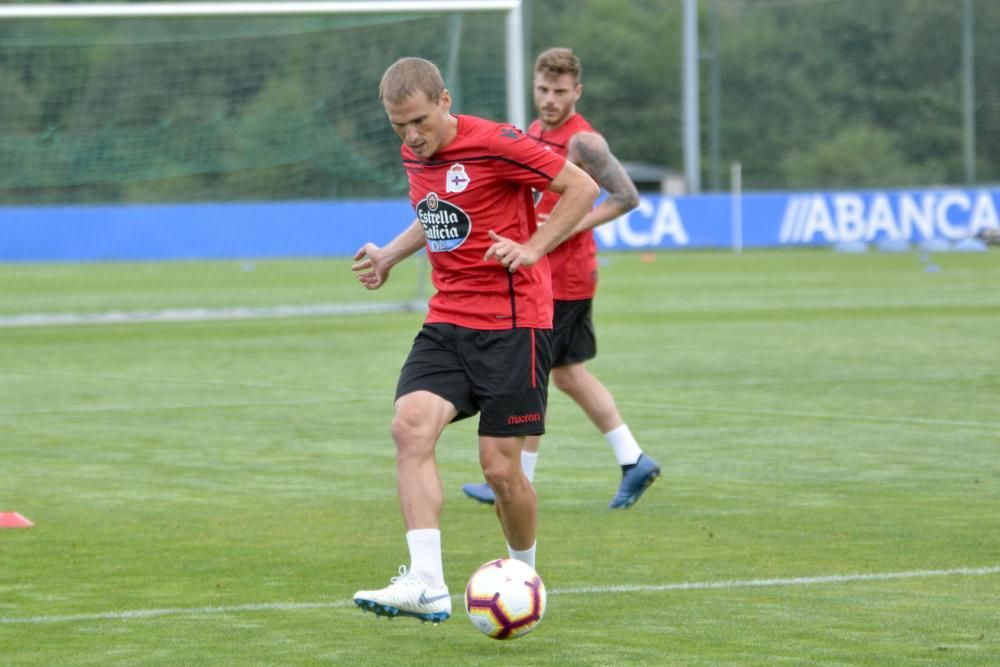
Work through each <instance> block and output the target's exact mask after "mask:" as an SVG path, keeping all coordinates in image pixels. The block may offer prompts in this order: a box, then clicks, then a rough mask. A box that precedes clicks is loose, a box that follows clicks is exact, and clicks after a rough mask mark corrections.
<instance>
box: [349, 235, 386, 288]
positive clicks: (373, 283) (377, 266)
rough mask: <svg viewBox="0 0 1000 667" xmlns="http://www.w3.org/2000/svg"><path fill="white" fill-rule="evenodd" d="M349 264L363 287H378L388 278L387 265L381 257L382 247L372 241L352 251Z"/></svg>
mask: <svg viewBox="0 0 1000 667" xmlns="http://www.w3.org/2000/svg"><path fill="white" fill-rule="evenodd" d="M354 259H355V262H354V264H353V265H351V270H352V271H354V276H355V277H356V278H357V279H358V282H359V283H361V284H362V285H364V287H365V289H370V290H373V289H378V288H379V287H381V286H382V285H384V284H385V283H386V281H387V280H388V279H389V269H390V268H391V267H389V266H388V265H387V263H386V262H385V260H384V259H383V257H382V249H381V248H379V247H378V246H377V245H375V244H374V243H366V244H364V245H363V246H361V247H360V248H359V249H358V251H357V252H356V253H354Z"/></svg>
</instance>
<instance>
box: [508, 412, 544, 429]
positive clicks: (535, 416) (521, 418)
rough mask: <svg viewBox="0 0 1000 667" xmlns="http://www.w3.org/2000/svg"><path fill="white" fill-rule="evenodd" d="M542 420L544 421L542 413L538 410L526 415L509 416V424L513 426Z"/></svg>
mask: <svg viewBox="0 0 1000 667" xmlns="http://www.w3.org/2000/svg"><path fill="white" fill-rule="evenodd" d="M540 421H542V415H541V414H539V413H537V412H529V413H528V414H526V415H511V416H510V417H507V425H508V426H513V425H514V424H531V423H534V422H540Z"/></svg>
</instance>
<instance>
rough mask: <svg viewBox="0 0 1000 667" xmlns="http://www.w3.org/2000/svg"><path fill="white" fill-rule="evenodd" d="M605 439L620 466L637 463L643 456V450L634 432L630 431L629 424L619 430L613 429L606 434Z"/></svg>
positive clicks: (623, 425)
mask: <svg viewBox="0 0 1000 667" xmlns="http://www.w3.org/2000/svg"><path fill="white" fill-rule="evenodd" d="M604 439H605V440H607V441H608V444H609V445H611V449H612V450H614V452H615V458H616V459H618V465H620V466H627V465H631V464H633V463H635V462H636V461H638V460H639V457H640V456H642V448H641V447H639V443H638V442H636V441H635V438H634V437H632V431H630V430H628V424H622V425H621V426H619V427H618V428H615V429H612V430H610V431H608V432H607V433H605V434H604Z"/></svg>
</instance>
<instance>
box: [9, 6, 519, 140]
mask: <svg viewBox="0 0 1000 667" xmlns="http://www.w3.org/2000/svg"><path fill="white" fill-rule="evenodd" d="M521 2H522V0H370V1H366V0H354V1H343V2H342V1H339V0H337V1H330V0H325V1H317V2H146V3H139V4H128V3H94V4H65V3H53V4H39V5H4V6H0V21H3V20H13V19H59V18H166V17H175V18H195V17H220V16H295V15H302V14H361V13H372V12H442V11H444V12H483V11H490V12H497V11H503V12H505V13H506V26H505V36H506V52H507V53H506V58H507V64H506V65H507V66H506V71H507V121H508V122H510V123H513V124H514V125H516V126H517V127H520V128H527V125H526V122H525V121H526V119H527V116H526V115H525V114H526V109H527V107H526V98H525V90H524V38H523V18H522V14H521Z"/></svg>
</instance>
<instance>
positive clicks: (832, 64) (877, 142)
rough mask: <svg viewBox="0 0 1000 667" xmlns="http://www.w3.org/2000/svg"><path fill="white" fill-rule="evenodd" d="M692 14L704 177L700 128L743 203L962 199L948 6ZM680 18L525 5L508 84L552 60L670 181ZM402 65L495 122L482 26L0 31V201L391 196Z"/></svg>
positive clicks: (991, 139)
mask: <svg viewBox="0 0 1000 667" xmlns="http://www.w3.org/2000/svg"><path fill="white" fill-rule="evenodd" d="M699 5H700V17H699V18H700V21H699V24H700V31H701V34H700V41H701V53H702V58H701V64H700V67H701V87H700V91H701V96H702V103H701V109H702V111H701V130H702V147H703V158H702V165H703V168H704V169H705V170H706V171H707V170H708V169H709V168H710V167H709V165H710V162H709V160H710V156H709V154H708V152H709V151H708V147H709V143H710V142H709V136H710V133H712V132H713V129H714V128H717V132H718V133H717V135H716V136H717V137H718V140H719V147H720V151H719V158H720V159H719V161H720V162H721V163H722V164H723V165H726V164H728V163H729V162H730V161H736V160H738V161H740V162H741V163H742V164H743V173H744V176H743V179H744V186H745V187H746V188H749V189H781V188H796V189H797V188H848V187H850V188H864V187H893V186H909V187H914V186H929V185H938V184H963V183H966V181H967V170H966V164H965V161H964V155H963V147H964V144H963V141H964V136H965V135H964V131H965V130H964V125H963V122H964V118H963V113H964V112H963V88H962V80H963V79H962V77H963V69H962V45H963V39H964V35H963V30H962V10H963V3H962V2H959V1H957V0H838V1H837V2H830V1H827V0H794V1H793V0H701V2H700V3H699ZM971 6H972V7H973V11H974V17H975V23H974V30H973V35H972V37H973V45H974V63H975V65H974V74H975V88H974V101H975V106H974V109H975V119H976V127H975V131H976V145H975V168H976V181H977V182H978V183H996V182H997V181H1000V141H998V138H1000V79H998V78H997V77H996V76H994V75H993V73H994V72H996V71H998V70H1000V53H998V52H997V50H996V49H994V48H992V36H993V35H995V34H998V33H1000V3H998V2H994V1H992V0H973V2H972V3H971ZM681 19H682V3H681V2H679V1H678V0H633V1H631V2H620V1H618V0H526V3H525V21H526V24H527V26H528V28H529V30H528V36H529V39H528V40H527V43H526V50H527V51H528V54H527V61H528V68H529V69H530V65H531V62H532V60H533V55H534V54H535V53H537V52H538V51H540V50H542V49H544V48H548V47H550V46H555V45H561V46H570V47H572V48H573V49H574V50H575V51H576V52H577V53H578V54H579V55H580V57H581V59H582V61H583V64H584V85H585V95H584V97H583V99H582V101H581V102H580V104H579V106H578V108H579V110H580V111H581V112H583V113H584V114H586V115H587V116H588V118H589V119H590V120H591V122H592V123H593V124H594V125H595V126H596V127H598V128H599V129H600V130H601V131H602V132H603V133H604V134H605V136H607V138H608V140H609V142H610V143H611V145H612V147H613V149H614V151H615V152H616V154H617V155H618V156H619V157H620V158H621V159H623V160H626V161H637V162H648V163H653V164H658V165H662V166H665V167H668V168H671V169H674V170H676V171H682V166H683V165H682V157H681V156H682V145H681V137H682V134H681V132H682V115H681V40H682V35H681ZM716 31H717V33H716ZM713 34H718V36H719V40H718V49H717V50H716V49H715V48H714V46H713V40H712V35H713ZM403 55H419V56H423V57H427V58H430V59H432V60H434V61H435V62H437V63H439V64H440V65H441V67H442V70H444V71H445V75H446V78H447V80H448V85H449V87H450V88H451V89H452V90H453V92H454V93H455V98H456V105H455V108H456V111H458V112H461V113H473V114H477V115H482V116H486V117H490V118H495V119H498V120H499V119H504V118H505V116H506V105H505V99H504V85H505V73H504V63H505V61H504V37H503V20H502V17H501V15H499V14H496V13H489V12H473V13H467V14H464V15H462V16H461V17H457V16H447V15H444V14H434V15H425V16H422V17H416V16H414V15H376V16H361V15H351V16H327V17H316V16H313V17H294V18H274V17H272V18H267V19H261V18H256V19H254V18H240V19H232V18H230V19H198V20H193V19H166V20H151V19H146V20H135V19H132V20H101V21H97V20H89V21H84V20H60V21H44V22H43V21H27V20H25V21H0V164H3V165H4V167H3V169H0V203H5V204H23V203H43V202H44V203H48V202H142V201H203V200H248V199H249V200H257V199H259V200H275V199H326V198H367V197H397V196H400V195H401V194H403V193H404V192H405V182H404V178H403V174H402V170H401V169H400V167H399V159H398V157H399V156H398V150H399V144H398V139H397V138H396V137H395V135H394V134H393V133H392V131H391V129H390V127H389V125H388V123H386V121H385V116H384V111H383V110H382V108H381V106H380V104H379V102H378V99H377V87H378V81H379V78H380V77H381V74H382V72H383V71H384V69H385V67H386V66H387V65H388V64H390V63H391V62H392V61H393V60H395V59H396V58H398V57H400V56H403ZM716 65H717V66H718V72H719V81H720V85H719V88H718V91H717V92H718V94H719V98H718V99H719V100H720V107H719V114H718V116H717V117H713V116H712V115H711V113H710V112H711V105H710V103H709V101H710V96H711V95H712V93H713V90H712V89H711V80H712V79H711V76H710V74H711V68H712V67H714V66H716ZM528 79H529V81H530V73H529V77H528ZM715 166H718V165H715ZM722 171H723V172H725V171H726V170H725V168H723V169H722ZM703 182H706V179H703ZM721 187H725V184H722V185H721Z"/></svg>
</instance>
